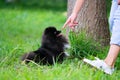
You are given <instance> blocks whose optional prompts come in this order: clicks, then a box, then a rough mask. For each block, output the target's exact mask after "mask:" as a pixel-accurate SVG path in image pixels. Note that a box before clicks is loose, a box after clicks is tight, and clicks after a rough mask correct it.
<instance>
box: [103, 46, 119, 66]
mask: <svg viewBox="0 0 120 80" xmlns="http://www.w3.org/2000/svg"><path fill="white" fill-rule="evenodd" d="M119 51H120V46H118V45H114V44H111V46H110V49H109V52H108V55H107V57H106V58H105V60H104V61H105V63H106V64H108V65H109V66H111V67H112V68H113V67H114V64H115V61H116V59H117V56H118V54H119Z"/></svg>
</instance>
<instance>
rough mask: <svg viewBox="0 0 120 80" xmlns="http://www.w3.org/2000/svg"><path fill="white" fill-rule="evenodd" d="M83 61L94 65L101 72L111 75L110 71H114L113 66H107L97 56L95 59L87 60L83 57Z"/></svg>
mask: <svg viewBox="0 0 120 80" xmlns="http://www.w3.org/2000/svg"><path fill="white" fill-rule="evenodd" d="M83 61H84V62H85V63H88V64H90V65H91V66H93V67H96V68H97V69H99V70H102V71H103V72H105V73H106V74H110V75H112V73H113V72H114V68H111V67H110V66H108V65H107V64H106V63H105V62H104V61H103V60H100V59H98V58H96V60H89V59H86V58H85V59H83Z"/></svg>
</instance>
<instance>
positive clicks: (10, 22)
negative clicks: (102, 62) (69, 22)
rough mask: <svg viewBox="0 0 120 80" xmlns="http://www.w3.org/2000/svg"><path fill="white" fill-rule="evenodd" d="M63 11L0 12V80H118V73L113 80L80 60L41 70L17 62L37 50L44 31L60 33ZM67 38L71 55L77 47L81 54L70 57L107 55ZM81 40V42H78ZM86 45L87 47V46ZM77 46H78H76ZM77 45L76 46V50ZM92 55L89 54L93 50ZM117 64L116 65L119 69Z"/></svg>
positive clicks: (82, 41)
mask: <svg viewBox="0 0 120 80" xmlns="http://www.w3.org/2000/svg"><path fill="white" fill-rule="evenodd" d="M65 19H66V16H64V11H59V10H57V11H55V10H53V11H52V10H45V9H35V8H33V9H24V8H20V7H14V8H7V7H6V8H1V9H0V61H1V62H0V80H119V79H120V75H119V74H120V72H119V71H120V70H119V69H118V68H117V71H115V73H114V74H113V75H112V76H109V75H107V74H104V73H103V72H101V71H99V70H96V69H95V68H91V67H90V66H88V65H86V64H84V63H83V62H82V61H81V60H80V59H79V58H73V59H66V60H65V61H64V62H63V63H62V64H55V65H54V66H41V65H37V64H34V63H31V64H29V65H28V66H27V65H24V64H22V63H21V62H20V57H21V55H23V54H24V53H25V52H29V51H32V50H36V49H37V48H38V47H39V46H40V41H41V36H42V32H43V30H44V29H45V28H46V27H47V26H50V25H53V26H56V27H57V28H58V29H61V26H62V25H63V23H64V22H65ZM75 37H76V36H73V37H70V41H71V44H72V45H73V46H72V45H71V46H72V48H74V49H73V50H72V49H71V50H72V51H73V52H74V50H75V49H76V47H77V46H79V45H80V44H81V45H82V47H81V46H79V47H80V49H81V50H79V48H77V49H78V51H77V50H76V51H77V52H76V53H75V54H73V53H71V55H73V56H75V57H77V55H78V56H79V52H80V53H88V54H89V53H90V55H91V56H90V57H89V58H91V57H93V56H92V53H94V52H95V53H96V54H97V56H99V57H100V58H104V57H105V56H106V53H107V51H108V48H105V49H106V50H104V51H102V52H103V53H101V50H100V51H99V50H97V49H95V50H94V49H93V48H94V47H95V45H94V46H93V47H91V45H93V43H91V42H92V41H88V40H86V38H85V37H81V36H80V37H78V36H77V37H78V39H76V40H75V39H72V38H75ZM79 40H80V41H79ZM86 41H87V43H88V44H87V43H86ZM78 42H79V44H78ZM76 44H78V45H77V46H76ZM91 49H92V50H93V52H92V50H91ZM119 61H120V59H118V60H117V63H116V65H117V66H118V67H119Z"/></svg>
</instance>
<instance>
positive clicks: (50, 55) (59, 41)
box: [22, 27, 69, 65]
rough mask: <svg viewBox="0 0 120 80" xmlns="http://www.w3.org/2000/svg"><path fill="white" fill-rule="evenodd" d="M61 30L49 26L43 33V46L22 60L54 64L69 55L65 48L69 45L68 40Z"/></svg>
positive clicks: (24, 56)
mask: <svg viewBox="0 0 120 80" xmlns="http://www.w3.org/2000/svg"><path fill="white" fill-rule="evenodd" d="M60 33H61V31H59V30H57V29H56V28H55V27H48V28H46V29H45V31H44V33H43V35H42V42H41V47H40V48H39V49H38V50H35V51H32V52H30V53H28V54H25V55H23V56H22V61H25V63H29V61H31V60H32V61H34V62H36V63H41V64H43V65H44V64H54V62H62V61H63V60H64V58H65V57H67V56H68V55H67V54H66V53H65V48H66V47H69V43H68V40H67V39H66V38H65V37H64V36H63V35H61V34H60Z"/></svg>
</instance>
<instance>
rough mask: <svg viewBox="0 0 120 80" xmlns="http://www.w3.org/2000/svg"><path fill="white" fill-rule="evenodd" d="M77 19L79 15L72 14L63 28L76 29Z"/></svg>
mask: <svg viewBox="0 0 120 80" xmlns="http://www.w3.org/2000/svg"><path fill="white" fill-rule="evenodd" d="M76 18H77V14H75V13H72V14H71V16H70V17H69V18H68V19H67V21H66V22H65V24H64V25H63V27H62V28H63V29H64V28H65V27H67V26H69V27H70V28H71V29H74V27H75V26H77V25H78V23H77V22H76V21H75V20H76Z"/></svg>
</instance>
